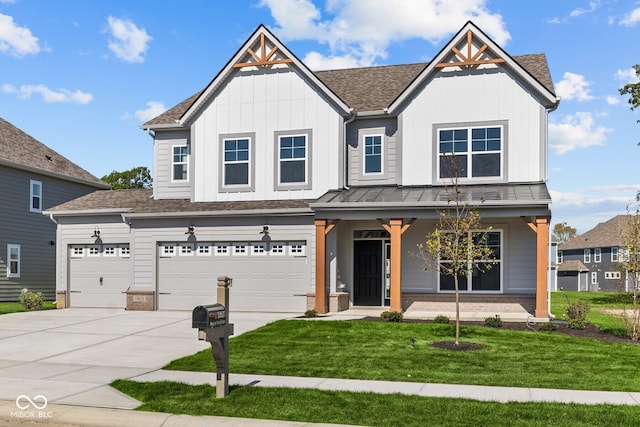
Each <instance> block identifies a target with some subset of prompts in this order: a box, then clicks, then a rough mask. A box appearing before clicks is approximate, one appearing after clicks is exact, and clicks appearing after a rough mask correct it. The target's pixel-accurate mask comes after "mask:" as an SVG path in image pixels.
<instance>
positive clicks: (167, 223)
mask: <svg viewBox="0 0 640 427" xmlns="http://www.w3.org/2000/svg"><path fill="white" fill-rule="evenodd" d="M558 102H559V100H558V98H557V97H556V95H555V93H554V89H553V85H552V82H551V78H550V75H549V71H548V67H547V63H546V59H545V56H544V55H542V54H535V55H524V56H510V55H509V54H507V53H506V52H505V51H504V50H503V49H502V48H501V47H500V46H498V45H497V44H496V43H494V42H493V40H491V38H489V37H488V36H487V35H486V34H484V33H483V32H482V31H481V30H480V29H479V28H478V27H476V26H475V25H474V24H473V23H471V22H469V23H467V24H466V25H465V26H464V27H463V28H462V29H461V30H460V31H459V32H458V33H457V34H456V35H455V36H454V37H453V39H452V40H451V41H450V42H449V43H447V44H446V45H445V46H444V47H443V48H442V50H441V51H440V52H439V53H438V54H437V55H436V56H435V57H434V58H433V60H432V61H430V62H429V63H420V64H410V65H396V66H380V67H368V68H357V69H347V70H336V71H322V72H312V71H311V70H309V68H308V67H307V66H306V65H305V64H304V63H303V62H301V61H300V60H299V59H298V58H297V57H296V56H295V55H294V54H293V53H292V52H291V51H289V49H288V48H287V47H286V46H285V45H284V44H282V43H281V42H280V41H279V40H278V39H277V38H276V37H275V36H274V35H273V34H272V33H271V32H270V31H269V30H268V29H267V28H265V27H264V26H260V27H258V28H257V30H256V31H255V32H254V33H253V34H252V35H251V37H249V39H248V40H247V41H246V42H245V43H244V44H243V45H242V47H241V48H240V49H239V50H238V52H237V53H236V54H235V55H234V56H233V57H232V58H231V59H230V60H229V62H228V63H227V64H226V65H225V67H224V68H223V69H222V70H220V72H219V73H218V74H217V75H216V76H215V77H214V78H213V80H212V81H211V82H210V83H209V84H208V85H207V86H206V87H205V88H204V89H203V90H202V91H201V92H198V93H196V94H195V95H193V96H191V97H190V98H188V99H186V100H185V101H183V102H181V103H180V104H178V105H176V106H175V107H173V108H171V109H170V110H168V111H166V112H165V113H163V114H161V115H160V116H158V117H156V118H154V119H152V120H151V121H149V122H147V123H145V124H144V125H143V126H142V127H143V129H144V130H146V131H148V132H149V134H150V135H151V136H152V137H153V144H154V165H153V170H154V175H155V178H154V188H153V190H152V191H151V190H149V191H146V190H140V191H137V190H136V191H101V192H95V193H92V194H90V195H87V196H85V197H82V198H79V199H77V200H74V201H72V202H69V203H66V204H63V205H61V206H57V207H55V208H53V209H51V210H50V211H49V213H50V214H51V215H52V217H53V218H54V219H55V220H56V221H57V222H58V239H59V241H60V242H61V243H62V244H61V246H60V249H59V253H58V259H59V262H58V269H59V270H58V296H59V305H60V306H62V305H65V304H70V305H72V306H113V307H127V308H128V309H191V308H193V307H194V306H196V305H199V304H202V303H206V302H211V301H212V299H213V295H214V287H215V283H216V277H217V276H221V275H225V276H229V277H231V278H232V279H233V284H232V287H231V292H230V294H231V295H230V297H231V302H230V304H231V305H232V309H233V310H271V311H285V312H302V311H304V310H305V309H306V308H307V307H315V308H316V309H317V311H318V312H319V313H325V312H327V311H328V310H330V311H336V310H342V309H345V308H348V307H350V306H379V307H383V306H388V307H389V309H390V310H394V311H399V310H402V309H406V308H407V307H409V306H410V305H411V304H412V302H413V301H417V300H421V299H422V300H429V299H430V298H434V297H436V296H438V295H439V294H442V295H444V296H447V295H449V296H450V295H451V294H452V292H453V287H452V286H453V285H452V280H451V279H450V278H449V277H446V276H444V277H440V275H439V274H438V273H437V272H435V271H426V272H425V271H424V268H423V263H422V262H421V260H420V259H418V258H417V257H415V256H413V255H412V254H415V252H416V248H417V244H418V243H420V242H423V241H424V239H425V236H426V234H427V233H429V232H430V231H432V230H433V229H434V227H435V225H436V221H437V218H438V215H439V212H440V211H441V210H443V209H447V208H448V207H450V204H449V203H448V200H449V199H450V198H451V197H450V193H449V191H451V183H452V175H453V172H452V169H456V170H457V171H459V172H461V176H460V177H459V180H458V184H459V185H460V190H461V194H462V195H463V197H464V199H465V200H466V201H467V202H468V203H469V204H470V205H472V206H475V207H477V208H478V209H479V210H480V212H481V216H482V221H483V224H485V225H486V226H487V227H491V231H490V232H489V239H488V244H489V245H491V246H492V248H493V250H494V253H495V254H496V256H497V258H496V260H495V262H496V266H495V267H494V268H492V269H491V270H490V271H488V272H486V273H479V272H477V271H476V272H474V273H473V274H470V275H469V277H466V278H465V279H464V280H463V281H462V293H463V294H464V295H465V296H466V297H468V298H481V299H485V300H486V299H488V300H491V301H498V300H500V299H501V298H521V299H523V300H527V301H529V303H530V304H531V306H532V308H531V310H532V311H534V312H535V313H534V314H535V315H536V316H538V317H547V316H548V300H547V299H548V258H547V254H548V236H549V220H550V203H551V198H550V196H549V192H548V190H547V187H546V177H547V154H546V153H547V136H546V134H547V114H548V113H549V112H550V111H552V110H554V109H555V108H556V107H557V105H558ZM453 154H455V159H456V162H457V165H458V168H451V167H447V165H450V164H451V159H452V155H453ZM442 262H446V260H442Z"/></svg>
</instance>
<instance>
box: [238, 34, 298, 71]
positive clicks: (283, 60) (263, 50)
mask: <svg viewBox="0 0 640 427" xmlns="http://www.w3.org/2000/svg"><path fill="white" fill-rule="evenodd" d="M245 53H246V54H245V56H243V57H242V59H241V60H240V61H238V62H236V63H235V64H233V68H246V67H273V66H276V65H279V64H287V63H290V62H293V61H292V60H291V59H290V58H287V57H286V56H285V55H283V53H282V52H281V51H280V50H279V48H278V46H276V45H275V43H273V41H271V40H269V39H268V38H267V37H266V36H265V34H264V33H262V34H260V40H259V41H258V42H257V43H255V44H254V45H253V46H251V47H247V50H246V51H245Z"/></svg>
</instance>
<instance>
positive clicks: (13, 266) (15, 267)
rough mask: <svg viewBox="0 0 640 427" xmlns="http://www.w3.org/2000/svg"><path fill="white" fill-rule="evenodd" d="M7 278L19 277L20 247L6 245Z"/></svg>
mask: <svg viewBox="0 0 640 427" xmlns="http://www.w3.org/2000/svg"><path fill="white" fill-rule="evenodd" d="M7 258H8V261H9V262H8V263H7V277H10V278H18V277H20V245H12V244H8V245H7Z"/></svg>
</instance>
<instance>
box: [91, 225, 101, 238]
mask: <svg viewBox="0 0 640 427" xmlns="http://www.w3.org/2000/svg"><path fill="white" fill-rule="evenodd" d="M91 237H93V238H94V239H99V238H100V228H98V227H96V228H94V229H93V234H92V235H91Z"/></svg>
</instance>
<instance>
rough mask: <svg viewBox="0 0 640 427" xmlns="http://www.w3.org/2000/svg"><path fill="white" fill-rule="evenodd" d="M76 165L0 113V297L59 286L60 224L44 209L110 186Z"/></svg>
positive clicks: (47, 292)
mask: <svg viewBox="0 0 640 427" xmlns="http://www.w3.org/2000/svg"><path fill="white" fill-rule="evenodd" d="M107 188H110V187H109V185H107V184H105V183H104V182H102V181H100V180H99V179H98V178H96V177H95V176H93V175H91V174H90V173H89V172H87V171H85V170H84V169H82V168H81V167H79V166H78V165H76V164H74V163H72V162H71V161H69V160H67V159H66V158H64V157H63V156H61V155H60V154H58V153H56V152H55V151H53V150H52V149H50V148H49V147H47V146H46V145H44V144H42V143H41V142H39V141H37V140H35V139H34V138H32V137H31V136H29V135H27V134H26V133H24V132H23V131H21V130H20V129H18V128H16V127H15V126H13V125H12V124H11V123H9V122H7V121H5V120H4V119H2V118H0V204H1V205H2V207H1V208H0V301H17V300H18V296H19V294H20V290H21V289H23V288H27V289H29V290H30V291H34V292H37V291H40V292H43V293H44V295H45V297H46V298H48V299H53V298H54V297H55V289H56V279H55V278H56V251H55V247H56V242H57V238H56V225H55V224H54V223H53V222H52V221H51V219H50V218H48V217H46V216H44V215H43V214H42V212H43V211H44V210H46V209H48V208H50V207H52V206H56V205H58V204H60V203H64V202H66V201H69V200H72V199H75V198H77V197H80V196H83V195H85V194H87V193H91V192H93V191H95V190H96V189H107Z"/></svg>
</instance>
